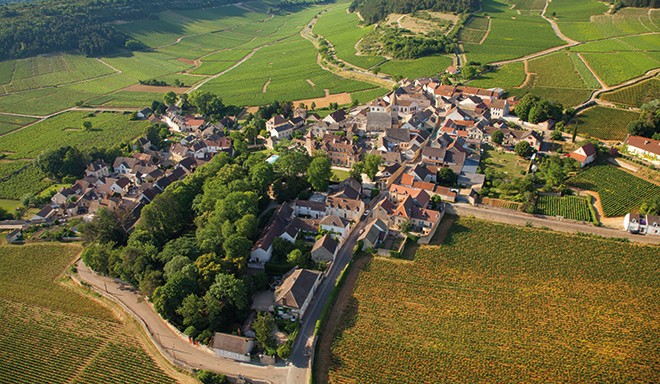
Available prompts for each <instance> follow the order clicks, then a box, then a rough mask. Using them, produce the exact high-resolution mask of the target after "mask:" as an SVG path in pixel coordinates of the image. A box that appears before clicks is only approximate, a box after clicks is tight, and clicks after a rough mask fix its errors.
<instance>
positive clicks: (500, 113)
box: [490, 99, 510, 119]
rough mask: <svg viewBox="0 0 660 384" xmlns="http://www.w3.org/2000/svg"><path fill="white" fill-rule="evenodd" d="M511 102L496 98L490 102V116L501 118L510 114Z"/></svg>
mask: <svg viewBox="0 0 660 384" xmlns="http://www.w3.org/2000/svg"><path fill="white" fill-rule="evenodd" d="M509 108H510V106H509V102H508V101H506V100H500V99H497V100H494V101H493V102H492V103H491V104H490V117H491V118H492V119H500V118H502V117H504V116H509Z"/></svg>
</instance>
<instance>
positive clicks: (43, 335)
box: [0, 243, 176, 383]
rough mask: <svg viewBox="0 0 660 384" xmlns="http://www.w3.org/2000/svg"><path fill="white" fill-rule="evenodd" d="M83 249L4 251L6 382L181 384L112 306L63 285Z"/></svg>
mask: <svg viewBox="0 0 660 384" xmlns="http://www.w3.org/2000/svg"><path fill="white" fill-rule="evenodd" d="M80 250H81V247H80V246H78V245H63V244H52V243H48V244H32V245H24V246H0V254H2V258H0V289H1V290H2V292H3V296H2V298H1V299H0V324H1V325H0V358H1V359H2V362H3V363H2V368H1V369H0V382H3V383H5V382H6V383H9V382H15V383H18V382H24V383H28V382H30V383H35V382H50V383H55V382H76V383H77V382H85V383H92V382H97V383H101V382H102V383H121V382H159V383H160V382H162V383H175V382H176V381H175V380H174V379H172V378H171V377H169V376H167V375H166V374H165V373H164V372H163V371H162V370H161V369H160V368H159V367H158V365H156V363H155V362H154V361H153V359H152V358H151V357H150V356H149V355H148V354H147V353H146V352H145V351H144V349H142V346H141V345H140V343H139V342H136V338H135V335H133V334H128V333H127V331H126V330H125V328H124V325H123V323H122V322H120V321H119V320H117V318H115V317H114V316H113V315H112V313H111V312H110V311H109V310H108V309H107V308H106V307H104V306H102V305H101V304H99V303H98V302H97V301H95V300H91V299H89V298H88V297H86V296H83V295H81V294H80V293H79V292H78V291H76V290H73V289H72V288H69V287H67V286H65V285H62V284H60V283H59V281H64V280H65V279H62V278H61V277H60V276H62V274H63V272H64V271H65V269H66V268H67V266H68V265H69V263H71V262H72V261H73V260H74V259H75V258H76V255H77V254H78V253H79V252H80Z"/></svg>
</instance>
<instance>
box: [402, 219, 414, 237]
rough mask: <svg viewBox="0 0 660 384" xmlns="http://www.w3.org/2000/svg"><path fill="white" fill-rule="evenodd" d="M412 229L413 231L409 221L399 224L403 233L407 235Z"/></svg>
mask: <svg viewBox="0 0 660 384" xmlns="http://www.w3.org/2000/svg"><path fill="white" fill-rule="evenodd" d="M411 229H412V224H410V221H409V220H404V221H402V222H401V223H399V230H400V231H401V233H403V234H406V233H408V232H410V230H411Z"/></svg>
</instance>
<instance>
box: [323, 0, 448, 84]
mask: <svg viewBox="0 0 660 384" xmlns="http://www.w3.org/2000/svg"><path fill="white" fill-rule="evenodd" d="M348 5H349V3H348V2H345V1H341V2H339V3H338V4H337V5H336V6H334V7H333V8H332V9H330V10H329V11H328V12H326V13H324V14H322V15H321V16H320V17H319V18H318V21H317V23H316V25H315V26H314V33H316V34H319V35H321V36H323V37H324V38H325V39H326V40H328V41H329V42H330V43H331V44H332V45H333V46H334V47H335V53H336V55H337V57H338V58H339V59H341V60H344V61H346V62H348V63H350V64H353V65H355V66H357V67H360V68H364V69H370V68H372V67H375V66H377V65H378V66H380V69H381V71H382V72H383V73H387V74H390V75H393V76H394V75H398V76H401V77H408V78H418V77H425V76H435V75H437V74H439V73H443V72H444V70H445V69H446V68H447V67H448V66H450V65H451V64H452V59H451V57H450V56H448V55H437V56H428V57H422V58H419V59H415V60H388V59H387V58H385V57H383V56H373V55H362V54H360V55H358V54H357V53H358V52H357V50H356V44H357V43H358V42H359V41H360V40H361V39H362V38H363V37H365V36H366V35H367V34H369V33H370V32H372V31H373V29H374V27H373V26H366V27H362V26H359V25H358V22H359V19H358V17H357V15H355V14H353V13H348V12H347V11H346V9H347V8H348Z"/></svg>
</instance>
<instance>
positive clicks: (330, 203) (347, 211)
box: [325, 196, 365, 221]
mask: <svg viewBox="0 0 660 384" xmlns="http://www.w3.org/2000/svg"><path fill="white" fill-rule="evenodd" d="M364 207H365V205H364V202H363V201H362V200H356V199H347V198H343V197H339V196H329V197H328V199H327V200H326V202H325V214H326V215H335V216H337V217H340V218H344V219H347V220H350V221H358V220H360V217H362V213H363V212H364Z"/></svg>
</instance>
